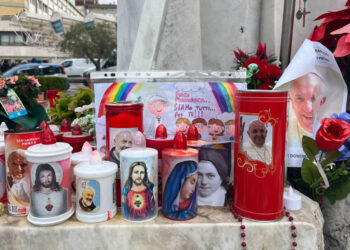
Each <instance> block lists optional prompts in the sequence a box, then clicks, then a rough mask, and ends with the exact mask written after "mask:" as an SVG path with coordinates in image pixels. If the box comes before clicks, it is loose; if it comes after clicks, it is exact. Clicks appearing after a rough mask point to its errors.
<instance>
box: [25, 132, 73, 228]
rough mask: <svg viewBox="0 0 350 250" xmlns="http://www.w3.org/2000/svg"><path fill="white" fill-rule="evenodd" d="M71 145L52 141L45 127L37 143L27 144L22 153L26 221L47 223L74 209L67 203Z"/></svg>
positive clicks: (69, 195)
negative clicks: (25, 169)
mask: <svg viewBox="0 0 350 250" xmlns="http://www.w3.org/2000/svg"><path fill="white" fill-rule="evenodd" d="M71 154H72V147H71V146H70V145H69V144H67V143H63V142H56V139H55V136H54V134H53V133H52V131H51V129H50V128H49V127H46V128H45V130H44V132H43V133H42V139H41V143H40V144H36V145H33V146H30V147H29V148H28V149H27V151H26V152H25V155H26V157H27V160H28V165H29V168H30V180H31V192H30V213H29V215H28V217H27V218H28V221H29V222H30V223H32V224H34V225H37V226H50V225H55V224H58V223H61V222H63V221H65V220H67V219H68V218H69V217H70V216H72V214H73V213H74V210H73V207H72V204H71V199H70V197H71V185H70V184H71V183H70V179H71V178H70V157H71Z"/></svg>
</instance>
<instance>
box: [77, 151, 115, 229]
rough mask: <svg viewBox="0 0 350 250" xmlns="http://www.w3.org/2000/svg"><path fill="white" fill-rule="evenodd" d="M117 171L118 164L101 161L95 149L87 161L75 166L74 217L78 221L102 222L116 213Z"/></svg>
mask: <svg viewBox="0 0 350 250" xmlns="http://www.w3.org/2000/svg"><path fill="white" fill-rule="evenodd" d="M117 171H118V165H117V164H115V163H113V162H110V161H102V160H101V157H100V156H99V153H98V152H97V151H94V152H93V153H92V155H91V158H90V161H89V162H82V163H79V164H78V165H77V166H75V168H74V175H75V177H76V180H77V185H76V186H77V192H76V217H77V219H78V220H79V221H82V222H87V223H95V222H102V221H107V220H110V219H111V218H113V217H114V216H115V215H116V213H117V206H116V202H115V197H116V196H115V179H116V173H117Z"/></svg>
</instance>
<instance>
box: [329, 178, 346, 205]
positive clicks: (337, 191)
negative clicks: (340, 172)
mask: <svg viewBox="0 0 350 250" xmlns="http://www.w3.org/2000/svg"><path fill="white" fill-rule="evenodd" d="M349 193H350V177H349V176H346V177H345V178H339V181H338V182H337V183H333V184H331V186H330V187H329V188H328V189H327V190H326V194H327V195H335V196H336V200H342V199H345V198H346V196H347V195H348V194H349Z"/></svg>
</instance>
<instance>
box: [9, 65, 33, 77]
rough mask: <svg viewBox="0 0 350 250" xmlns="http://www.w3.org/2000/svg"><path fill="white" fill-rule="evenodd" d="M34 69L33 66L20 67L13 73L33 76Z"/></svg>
mask: <svg viewBox="0 0 350 250" xmlns="http://www.w3.org/2000/svg"><path fill="white" fill-rule="evenodd" d="M35 72H36V70H35V67H26V68H22V69H19V70H17V71H16V72H15V73H14V75H19V76H28V75H29V76H33V75H36V74H35Z"/></svg>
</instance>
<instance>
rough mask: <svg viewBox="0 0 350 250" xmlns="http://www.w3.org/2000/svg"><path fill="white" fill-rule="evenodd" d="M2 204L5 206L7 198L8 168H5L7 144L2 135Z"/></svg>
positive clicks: (0, 182) (0, 167)
mask: <svg viewBox="0 0 350 250" xmlns="http://www.w3.org/2000/svg"><path fill="white" fill-rule="evenodd" d="M0 202H2V203H3V204H4V205H5V204H6V202H7V198H6V168H5V142H4V136H3V135H1V134H0Z"/></svg>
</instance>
